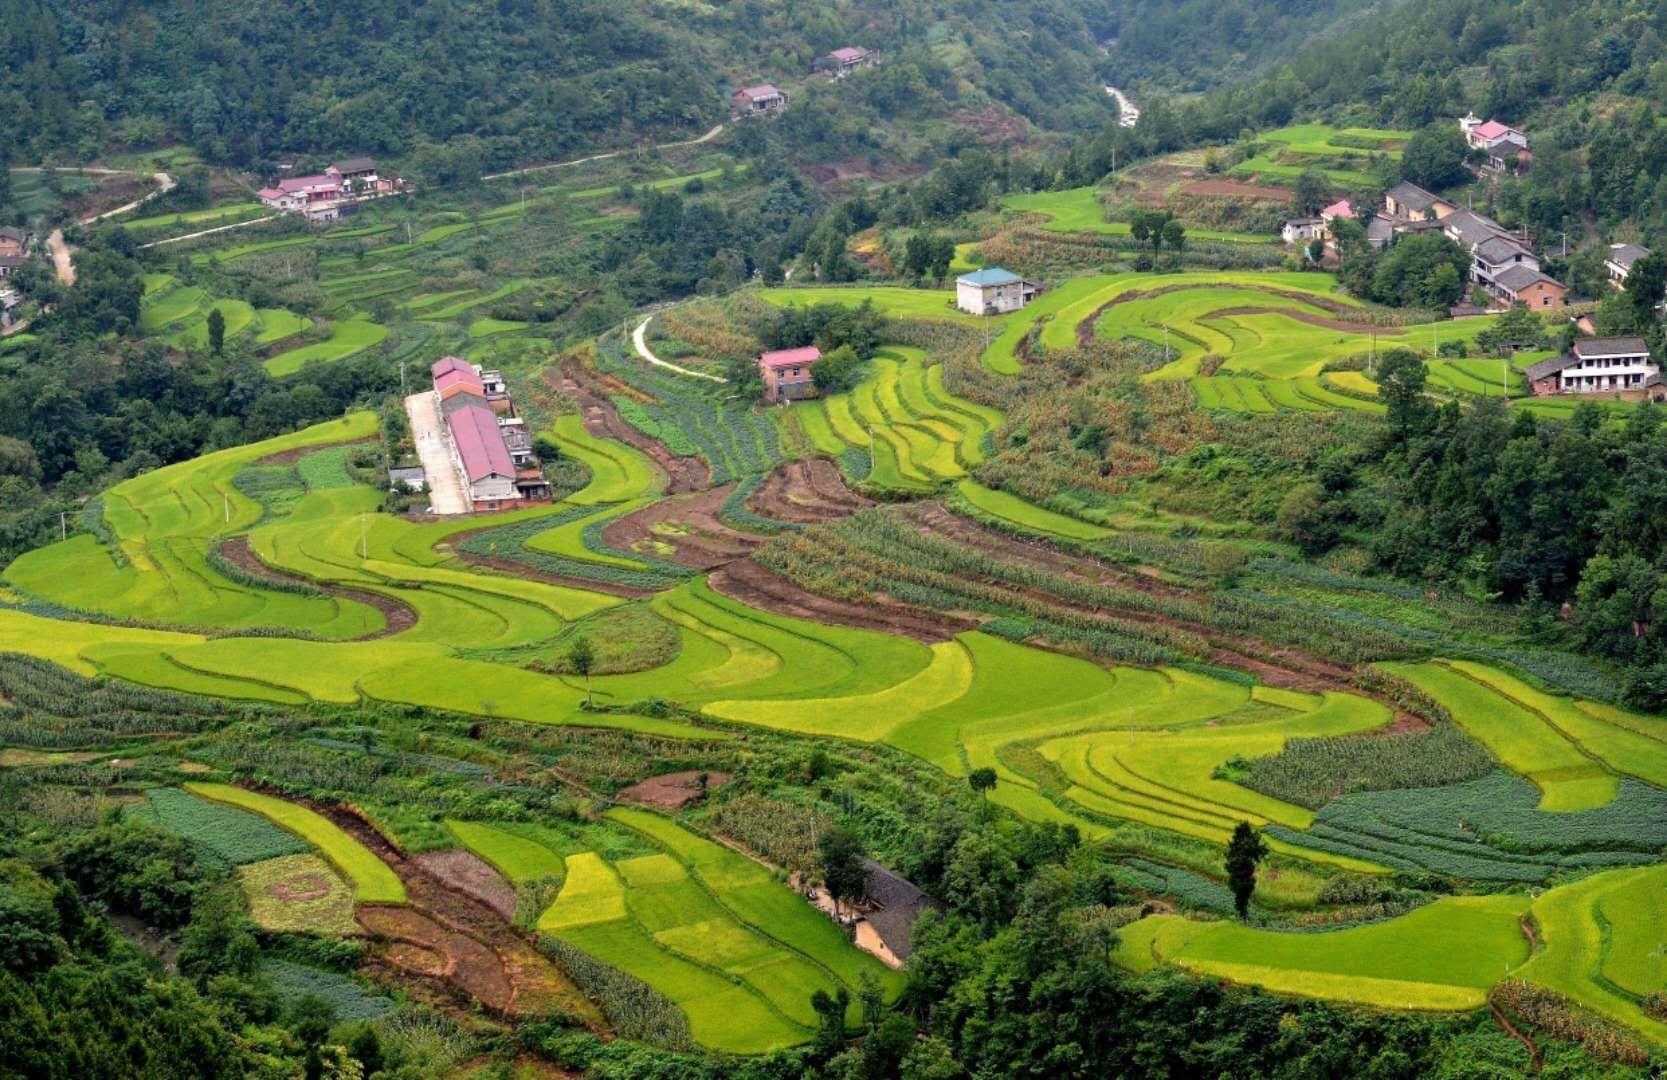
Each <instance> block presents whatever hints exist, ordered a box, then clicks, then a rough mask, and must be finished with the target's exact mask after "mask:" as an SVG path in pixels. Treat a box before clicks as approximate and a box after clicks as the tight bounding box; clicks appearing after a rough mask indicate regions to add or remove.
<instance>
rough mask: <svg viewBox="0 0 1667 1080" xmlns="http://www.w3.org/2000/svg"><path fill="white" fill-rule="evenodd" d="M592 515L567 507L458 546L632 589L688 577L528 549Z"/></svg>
mask: <svg viewBox="0 0 1667 1080" xmlns="http://www.w3.org/2000/svg"><path fill="white" fill-rule="evenodd" d="M595 514H596V508H595V507H594V506H576V507H569V508H567V509H565V510H560V511H557V512H556V513H555V514H551V515H547V516H544V517H535V518H528V519H527V520H524V521H517V522H513V523H511V524H509V525H499V526H497V527H495V528H490V529H482V530H481V531H480V532H477V533H473V534H471V535H469V536H467V537H465V538H464V539H463V540H462V541H461V542H459V543H458V545H457V547H458V549H459V550H461V551H464V552H466V553H468V554H470V555H478V556H483V557H488V558H496V559H508V560H509V561H511V562H515V563H519V564H521V565H522V566H525V567H527V568H528V569H529V570H534V571H537V572H538V573H541V574H554V575H556V576H558V577H568V578H576V579H578V580H581V581H595V582H598V583H603V584H611V585H623V586H627V587H630V588H633V589H650V590H658V589H665V588H669V587H670V586H672V585H675V584H677V582H678V581H680V580H682V579H683V578H685V577H687V576H688V573H689V571H688V569H687V568H686V567H681V566H679V567H678V568H677V573H675V574H672V573H669V572H662V571H659V570H651V569H630V568H627V567H623V566H611V565H607V564H604V563H600V562H589V561H586V560H583V559H576V558H569V557H568V556H565V555H555V554H551V553H549V552H544V551H537V550H535V549H533V548H530V547H528V546H527V541H529V540H531V539H532V538H533V537H535V536H538V535H539V534H541V533H545V532H548V531H549V530H551V529H552V528H555V527H557V526H560V525H564V524H571V523H575V522H579V521H583V520H584V519H585V518H588V517H591V516H593V515H595ZM581 535H583V532H581ZM631 558H632V560H633V561H635V560H636V559H637V558H638V556H637V555H636V553H635V552H632V553H631Z"/></svg>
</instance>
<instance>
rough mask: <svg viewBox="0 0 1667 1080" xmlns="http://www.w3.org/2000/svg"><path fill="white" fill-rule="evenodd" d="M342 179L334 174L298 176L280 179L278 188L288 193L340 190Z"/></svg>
mask: <svg viewBox="0 0 1667 1080" xmlns="http://www.w3.org/2000/svg"><path fill="white" fill-rule="evenodd" d="M341 186H342V185H341V181H340V180H339V179H337V178H336V177H334V176H297V177H296V178H295V179H293V180H280V181H278V190H280V191H283V192H285V193H286V194H288V193H294V192H297V191H339V190H341Z"/></svg>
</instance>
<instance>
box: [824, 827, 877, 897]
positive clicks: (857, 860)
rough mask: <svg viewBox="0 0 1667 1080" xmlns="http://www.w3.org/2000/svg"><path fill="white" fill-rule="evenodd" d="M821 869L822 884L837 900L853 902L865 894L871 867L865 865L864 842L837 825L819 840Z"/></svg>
mask: <svg viewBox="0 0 1667 1080" xmlns="http://www.w3.org/2000/svg"><path fill="white" fill-rule="evenodd" d="M816 847H817V857H818V867H817V868H818V869H819V870H820V871H821V873H822V884H823V885H825V886H826V887H827V890H828V895H829V896H832V897H833V898H834V902H835V903H845V904H854V903H856V902H857V901H858V900H861V899H862V896H863V883H864V882H865V881H867V880H868V869H867V868H866V867H865V866H863V864H862V859H863V855H864V852H863V849H862V842H861V841H860V840H858V839H857V838H856V837H855V836H854V835H852V834H851V832H850V831H848V830H846V829H843V828H840V827H839V826H837V825H836V826H834V827H832V828H830V829H828V830H827V831H826V832H824V833H823V834H822V837H821V839H820V840H818V841H817V844H816Z"/></svg>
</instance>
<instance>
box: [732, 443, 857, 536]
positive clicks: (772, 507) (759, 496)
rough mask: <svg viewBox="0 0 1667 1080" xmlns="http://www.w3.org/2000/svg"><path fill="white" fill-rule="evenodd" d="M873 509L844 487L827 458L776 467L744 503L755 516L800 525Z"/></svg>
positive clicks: (838, 472) (839, 475) (832, 464)
mask: <svg viewBox="0 0 1667 1080" xmlns="http://www.w3.org/2000/svg"><path fill="white" fill-rule="evenodd" d="M873 505H874V502H873V500H871V499H867V498H864V497H863V496H861V495H858V494H857V493H856V492H854V491H852V490H851V489H850V488H848V487H846V486H845V477H844V476H843V475H841V473H840V471H839V466H837V465H835V464H834V463H833V462H831V461H829V460H828V459H827V458H811V459H810V460H808V461H790V462H788V463H787V464H785V465H778V466H776V467H775V468H774V469H772V470H771V471H770V474H769V475H768V476H766V477H765V478H764V482H763V483H762V484H760V485H759V486H758V490H757V491H755V492H753V493H752V495H751V496H750V497H749V498H748V499H747V507H748V508H749V509H750V510H752V512H753V513H755V514H762V515H763V516H764V517H767V518H774V519H775V520H777V521H791V522H796V523H798V524H801V525H814V524H816V523H818V522H822V521H836V520H838V519H840V518H843V517H849V516H850V515H851V514H853V513H855V512H856V511H858V510H861V509H862V508H863V507H865V506H873Z"/></svg>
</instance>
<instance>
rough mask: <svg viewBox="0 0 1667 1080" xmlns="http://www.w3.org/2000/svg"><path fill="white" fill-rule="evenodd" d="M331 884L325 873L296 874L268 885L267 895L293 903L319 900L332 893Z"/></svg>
mask: <svg viewBox="0 0 1667 1080" xmlns="http://www.w3.org/2000/svg"><path fill="white" fill-rule="evenodd" d="M330 884H331V882H330V879H329V878H327V877H325V876H324V875H323V874H296V875H295V876H294V877H290V878H285V879H284V880H283V881H274V882H273V883H272V884H270V885H268V886H267V887H266V895H268V896H270V897H273V898H274V899H277V900H284V901H287V902H291V903H298V902H300V901H303V900H319V899H322V898H324V897H326V896H329V895H330Z"/></svg>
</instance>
